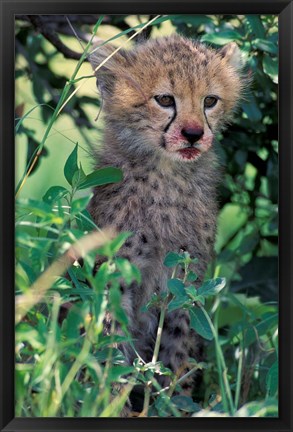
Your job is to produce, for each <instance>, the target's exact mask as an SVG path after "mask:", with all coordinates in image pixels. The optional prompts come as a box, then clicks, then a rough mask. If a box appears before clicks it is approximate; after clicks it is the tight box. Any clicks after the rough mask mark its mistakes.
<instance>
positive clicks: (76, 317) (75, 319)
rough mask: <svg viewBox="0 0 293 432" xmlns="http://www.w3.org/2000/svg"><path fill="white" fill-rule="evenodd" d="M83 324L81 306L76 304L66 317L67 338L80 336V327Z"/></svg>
mask: <svg viewBox="0 0 293 432" xmlns="http://www.w3.org/2000/svg"><path fill="white" fill-rule="evenodd" d="M82 325H83V316H82V313H81V311H80V308H79V306H78V305H77V304H76V305H74V306H73V307H72V308H71V309H70V311H69V313H68V315H67V318H66V325H65V326H64V327H65V329H66V338H67V339H78V338H79V337H80V328H81V326H82Z"/></svg>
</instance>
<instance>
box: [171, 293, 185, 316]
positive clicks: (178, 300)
mask: <svg viewBox="0 0 293 432" xmlns="http://www.w3.org/2000/svg"><path fill="white" fill-rule="evenodd" d="M188 302H189V299H188V297H187V296H186V297H183V296H181V297H175V298H174V299H173V300H171V301H170V303H169V304H168V311H169V312H171V311H173V310H176V309H180V308H182V307H183V306H184V305H185V304H186V303H188Z"/></svg>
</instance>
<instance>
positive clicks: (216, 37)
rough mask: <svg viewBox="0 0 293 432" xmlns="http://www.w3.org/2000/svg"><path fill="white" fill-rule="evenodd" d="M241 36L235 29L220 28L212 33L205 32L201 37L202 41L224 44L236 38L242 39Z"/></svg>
mask: <svg viewBox="0 0 293 432" xmlns="http://www.w3.org/2000/svg"><path fill="white" fill-rule="evenodd" d="M242 39H243V36H242V35H241V34H240V33H239V32H238V31H236V30H222V31H219V32H217V33H216V32H214V33H207V34H205V35H204V36H202V37H201V41H202V42H210V43H213V44H215V45H225V44H227V43H229V42H234V41H236V40H238V41H242Z"/></svg>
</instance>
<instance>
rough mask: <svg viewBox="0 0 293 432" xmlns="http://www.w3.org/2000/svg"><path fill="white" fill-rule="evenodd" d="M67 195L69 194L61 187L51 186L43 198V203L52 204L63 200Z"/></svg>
mask: <svg viewBox="0 0 293 432" xmlns="http://www.w3.org/2000/svg"><path fill="white" fill-rule="evenodd" d="M67 193H69V191H68V190H67V189H65V188H64V187H62V186H52V187H50V188H49V189H48V190H47V192H46V193H45V195H44V196H43V201H44V202H46V203H48V204H52V203H54V202H56V201H58V200H59V199H61V198H63V197H64V196H65V195H66V194H67Z"/></svg>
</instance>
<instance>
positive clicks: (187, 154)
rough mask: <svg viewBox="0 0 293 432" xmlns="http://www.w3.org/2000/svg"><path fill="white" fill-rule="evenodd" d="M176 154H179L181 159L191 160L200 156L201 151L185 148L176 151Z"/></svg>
mask: <svg viewBox="0 0 293 432" xmlns="http://www.w3.org/2000/svg"><path fill="white" fill-rule="evenodd" d="M177 153H179V154H180V156H181V157H182V158H183V159H188V160H193V159H195V158H196V157H198V156H199V155H200V154H201V151H200V150H199V149H198V148H195V147H185V148H183V149H180V150H177Z"/></svg>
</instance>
